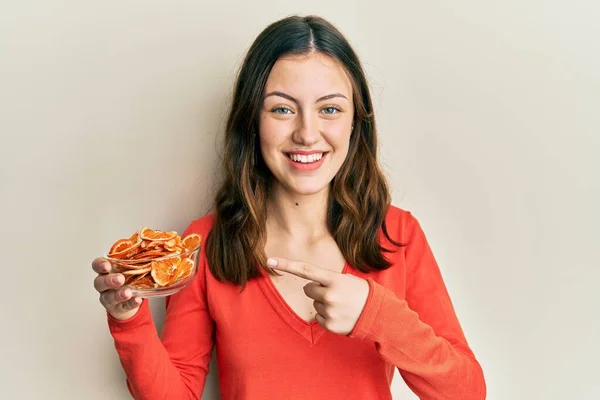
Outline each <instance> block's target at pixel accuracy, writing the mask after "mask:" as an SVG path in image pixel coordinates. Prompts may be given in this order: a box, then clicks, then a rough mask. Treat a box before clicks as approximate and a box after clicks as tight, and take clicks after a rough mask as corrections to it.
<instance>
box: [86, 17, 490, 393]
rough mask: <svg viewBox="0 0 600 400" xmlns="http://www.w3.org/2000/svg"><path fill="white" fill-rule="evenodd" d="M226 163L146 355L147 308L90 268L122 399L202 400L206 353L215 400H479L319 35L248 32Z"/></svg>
mask: <svg viewBox="0 0 600 400" xmlns="http://www.w3.org/2000/svg"><path fill="white" fill-rule="evenodd" d="M223 162H224V164H223V172H224V181H223V183H222V185H221V186H220V188H219V190H218V192H217V194H216V197H215V203H214V213H212V214H210V215H207V216H204V217H202V218H199V219H197V220H194V221H192V222H191V224H190V225H189V227H188V228H187V230H186V231H185V232H184V233H183V235H184V236H187V235H188V234H191V233H196V234H198V235H199V237H202V238H203V241H204V242H205V243H202V253H201V262H200V265H199V267H198V273H197V276H196V277H195V280H194V282H193V283H192V284H190V285H189V286H187V287H186V288H184V289H182V290H181V291H180V292H178V293H176V294H174V295H173V296H171V297H169V298H168V299H167V312H166V320H165V324H164V328H163V332H162V336H161V337H160V338H159V337H158V335H157V334H156V330H155V328H154V324H153V322H152V314H151V313H150V311H149V307H148V303H147V301H146V300H144V301H142V302H141V304H140V303H139V302H137V300H136V299H135V298H134V299H131V294H130V293H129V292H127V290H126V289H125V290H123V289H122V288H121V287H120V285H121V283H120V282H121V281H122V279H121V281H119V279H120V278H122V277H120V276H118V274H107V273H106V272H107V270H106V269H105V268H106V264H105V263H104V261H103V260H96V261H95V262H94V264H93V265H94V269H95V270H96V271H97V272H98V277H97V278H96V281H95V286H96V287H97V288H99V289H98V290H99V291H101V293H102V295H101V296H103V298H105V299H110V301H109V303H110V304H108V307H107V310H108V311H107V313H108V322H109V327H110V331H111V333H112V335H113V337H114V339H115V345H116V349H117V351H118V354H119V357H120V359H121V363H122V365H123V368H124V369H125V372H126V375H127V384H128V387H129V389H130V391H131V393H132V394H133V395H134V397H136V398H144V399H165V398H169V399H190V398H196V399H197V398H200V397H201V394H202V391H203V388H204V382H205V378H206V374H207V371H208V365H209V361H210V359H211V354H212V351H213V348H215V347H216V349H217V355H218V361H219V369H220V379H221V395H222V398H223V399H236V400H239V399H248V400H250V399H261V400H262V399H345V400H351V399H356V400H359V399H360V400H364V399H390V398H391V393H390V383H391V380H392V376H393V374H394V370H396V369H397V370H398V371H399V372H400V374H401V375H402V377H403V378H404V379H405V381H406V382H407V384H408V385H409V387H410V388H411V389H412V390H413V391H414V392H415V393H416V394H417V395H418V396H419V398H421V399H430V400H434V399H456V400H459V399H460V400H481V399H484V398H485V394H486V386H485V381H484V377H483V371H482V370H481V367H480V365H479V363H478V361H477V360H476V358H475V356H474V354H473V352H472V351H471V349H470V348H469V345H468V344H467V341H466V339H465V336H464V334H463V332H462V329H461V326H460V324H459V322H458V319H457V317H456V314H455V312H454V308H453V306H452V302H451V300H450V297H449V295H448V292H447V291H446V287H445V285H444V281H443V279H442V276H441V274H440V270H439V268H438V265H437V263H436V261H435V258H434V256H433V253H432V252H431V249H430V247H429V245H428V243H427V240H426V238H425V235H424V233H423V231H422V230H421V227H420V225H419V223H418V222H417V220H416V219H415V218H414V217H413V216H412V214H411V213H410V212H408V211H405V210H402V209H400V208H398V207H395V206H393V205H391V204H390V194H389V190H388V185H387V183H386V180H385V178H384V176H383V173H382V172H381V169H380V167H379V164H378V160H377V130H376V127H375V120H374V117H373V104H372V102H371V97H370V94H369V89H368V85H367V81H366V78H365V75H364V73H363V70H362V67H361V64H360V61H359V59H358V57H357V55H356V54H355V52H354V51H353V50H352V48H351V46H350V44H349V43H348V41H347V40H346V39H345V38H344V36H343V35H342V34H341V33H340V32H339V31H338V30H337V29H336V28H335V27H334V26H333V25H331V24H330V23H329V22H327V21H325V20H324V19H322V18H319V17H315V16H309V17H298V16H294V17H289V18H285V19H283V20H281V21H277V22H275V23H273V24H272V25H270V26H268V27H267V28H266V29H265V30H264V31H263V32H261V34H260V35H259V36H258V37H257V39H256V40H255V42H254V43H253V45H252V47H251V48H250V50H249V52H248V54H247V56H246V58H245V60H244V62H243V64H242V67H241V69H240V72H239V75H238V78H237V81H236V86H235V90H234V95H233V102H232V105H231V110H230V113H229V117H228V122H227V127H226V129H225V140H224V157H223ZM105 303H106V301H105ZM103 304H104V303H103Z"/></svg>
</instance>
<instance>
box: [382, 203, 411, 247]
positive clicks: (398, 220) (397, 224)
mask: <svg viewBox="0 0 600 400" xmlns="http://www.w3.org/2000/svg"><path fill="white" fill-rule="evenodd" d="M416 222H417V220H416V218H415V217H414V215H413V213H412V212H411V211H410V210H408V209H405V208H402V207H399V206H396V205H393V204H390V206H389V207H388V210H387V213H386V216H385V225H386V229H387V231H388V233H389V234H390V236H391V237H392V239H394V240H396V241H399V242H403V243H405V242H406V241H407V239H408V236H409V235H410V232H411V230H412V229H413V227H414V225H415V223H416Z"/></svg>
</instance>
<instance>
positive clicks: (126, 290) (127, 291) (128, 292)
mask: <svg viewBox="0 0 600 400" xmlns="http://www.w3.org/2000/svg"><path fill="white" fill-rule="evenodd" d="M122 296H123V298H124V299H127V298H129V297H131V290H129V289H125V290H124V291H123V294H122Z"/></svg>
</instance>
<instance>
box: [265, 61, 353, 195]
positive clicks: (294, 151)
mask: <svg viewBox="0 0 600 400" xmlns="http://www.w3.org/2000/svg"><path fill="white" fill-rule="evenodd" d="M353 116H354V103H353V99H352V85H351V83H350V79H349V78H348V76H347V74H346V72H345V70H344V69H343V68H342V66H341V64H340V63H339V62H337V61H336V60H334V59H333V58H331V57H329V56H327V55H323V54H320V53H312V54H309V55H306V56H295V57H289V58H281V59H279V60H278V61H277V62H276V63H275V65H274V66H273V69H272V70H271V74H270V75H269V78H268V80H267V84H266V88H265V93H264V100H263V104H262V109H261V112H260V123H259V135H260V150H261V153H262V156H263V158H264V160H265V163H266V164H267V166H268V167H269V169H270V170H271V172H272V173H273V175H274V176H275V178H276V179H277V182H278V183H279V184H280V185H281V186H283V188H284V189H286V190H287V191H289V192H291V193H292V194H296V195H310V194H314V193H317V192H320V191H321V190H323V189H325V188H328V187H329V183H330V182H331V180H332V179H333V177H334V176H335V174H336V173H337V172H338V171H339V169H340V167H341V166H342V163H343V162H344V160H345V159H346V155H347V154H348V146H349V141H350V140H349V139H350V134H351V129H352V120H353Z"/></svg>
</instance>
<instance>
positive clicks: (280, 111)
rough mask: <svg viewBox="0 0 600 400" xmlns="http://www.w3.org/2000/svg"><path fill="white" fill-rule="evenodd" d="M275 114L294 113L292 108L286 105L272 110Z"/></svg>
mask: <svg viewBox="0 0 600 400" xmlns="http://www.w3.org/2000/svg"><path fill="white" fill-rule="evenodd" d="M272 111H273V112H274V113H275V114H281V115H288V114H292V110H290V109H289V108H285V107H277V108H274V109H273V110H272Z"/></svg>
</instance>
